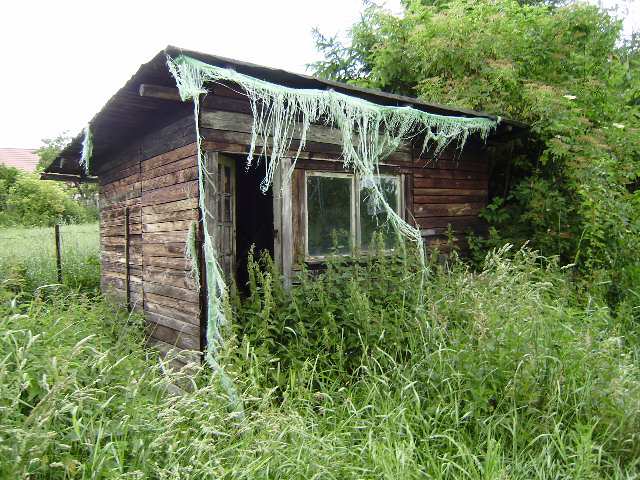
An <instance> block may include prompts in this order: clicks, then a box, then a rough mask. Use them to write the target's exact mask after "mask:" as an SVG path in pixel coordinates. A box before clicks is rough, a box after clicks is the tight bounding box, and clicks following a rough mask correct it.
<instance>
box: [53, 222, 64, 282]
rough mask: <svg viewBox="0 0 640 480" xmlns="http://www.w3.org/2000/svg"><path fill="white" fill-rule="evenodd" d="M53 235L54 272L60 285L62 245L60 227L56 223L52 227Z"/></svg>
mask: <svg viewBox="0 0 640 480" xmlns="http://www.w3.org/2000/svg"><path fill="white" fill-rule="evenodd" d="M53 234H54V238H55V250H56V272H57V274H58V283H62V253H61V250H62V248H61V247H62V245H61V242H60V225H58V224H57V223H56V224H55V225H54V226H53Z"/></svg>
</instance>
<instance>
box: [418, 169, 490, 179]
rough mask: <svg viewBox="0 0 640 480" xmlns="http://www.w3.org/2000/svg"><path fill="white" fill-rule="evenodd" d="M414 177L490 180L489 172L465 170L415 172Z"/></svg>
mask: <svg viewBox="0 0 640 480" xmlns="http://www.w3.org/2000/svg"><path fill="white" fill-rule="evenodd" d="M414 177H415V178H416V179H418V178H445V179H451V180H485V181H486V180H488V179H489V173H488V172H467V171H464V170H440V169H438V168H434V169H430V170H419V171H416V170H414Z"/></svg>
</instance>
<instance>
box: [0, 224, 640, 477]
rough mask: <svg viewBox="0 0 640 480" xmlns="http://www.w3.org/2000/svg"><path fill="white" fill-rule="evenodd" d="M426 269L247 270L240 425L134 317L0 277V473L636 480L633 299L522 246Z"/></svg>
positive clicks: (236, 354) (390, 264)
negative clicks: (290, 275)
mask: <svg viewBox="0 0 640 480" xmlns="http://www.w3.org/2000/svg"><path fill="white" fill-rule="evenodd" d="M88 228H89V227H87V229H88ZM43 235H44V234H43ZM39 238H46V235H44V236H42V237H39ZM89 250H90V248H87V251H89ZM40 258H44V257H43V256H41V257H40ZM32 260H33V259H32ZM29 265H31V266H32V268H35V269H36V271H40V270H42V271H46V270H47V268H45V267H43V266H42V265H39V264H38V263H37V262H36V261H35V260H33V262H32V263H30V264H29ZM430 268H431V273H430V275H429V277H428V279H427V282H426V283H425V287H424V289H423V290H419V285H420V283H419V282H418V281H416V280H417V277H416V269H415V263H414V262H413V261H412V260H411V258H410V256H409V255H407V256H404V257H399V258H390V257H385V256H381V257H380V258H378V259H376V260H373V259H372V260H371V261H369V262H368V263H365V264H358V265H348V264H344V263H340V261H336V262H334V263H331V264H330V266H329V268H328V270H327V271H326V272H325V273H324V274H322V275H320V276H308V277H305V278H304V280H303V282H302V285H300V286H299V287H297V288H296V289H294V290H293V291H292V292H291V293H288V292H286V291H284V290H283V289H282V288H281V287H280V284H279V279H278V274H277V272H275V270H274V269H273V267H272V265H271V263H270V261H269V259H268V258H266V257H264V258H262V259H261V260H260V261H253V262H252V263H251V265H250V287H251V294H250V295H249V296H248V297H247V298H245V299H243V300H242V301H241V300H239V299H234V300H233V301H232V304H231V305H230V309H231V310H232V311H233V314H234V326H233V327H232V328H231V329H229V330H228V331H227V332H225V337H226V338H227V339H228V345H227V348H226V351H225V352H224V355H223V357H222V358H221V362H222V363H223V365H225V369H226V371H227V373H228V374H229V375H230V376H231V378H232V379H233V380H234V383H235V386H236V389H237V390H238V392H240V394H241V399H242V411H241V412H238V410H237V409H233V408H231V406H230V404H231V402H230V401H229V399H228V397H227V394H226V393H225V390H224V389H223V388H221V386H220V384H219V382H218V380H217V378H216V377H212V376H211V375H210V372H209V371H208V369H207V368H206V367H201V366H200V365H192V366H191V367H190V370H189V371H188V372H183V373H176V372H171V371H170V370H168V369H167V368H166V367H165V364H162V363H160V362H158V359H157V356H156V355H155V354H154V352H153V351H151V350H149V349H147V348H145V347H144V338H143V334H142V323H141V319H140V318H138V317H136V316H130V315H127V314H126V312H122V311H118V310H117V309H116V308H115V307H113V306H111V305H109V304H108V303H107V302H105V301H104V300H103V299H101V298H100V297H91V296H87V295H85V294H84V293H83V292H82V291H81V290H80V291H79V290H78V289H77V288H70V287H66V288H63V289H58V290H56V293H55V294H49V295H47V296H41V295H37V294H36V295H35V296H34V295H33V294H32V293H28V292H27V293H25V292H24V291H23V290H21V288H22V287H21V285H22V283H21V282H20V281H16V279H15V278H14V279H10V278H9V277H5V278H4V279H3V280H2V282H3V283H2V297H1V302H2V303H1V305H0V314H1V316H0V318H1V320H0V478H7V479H9V478H11V479H13V478H30V479H36V478H43V479H44V478H47V479H49V478H56V479H58V478H59V479H70V478H136V479H143V478H145V479H146V478H162V479H165V478H166V479H169V478H171V479H175V478H184V479H190V478H198V479H201V478H229V479H231V478H234V479H235V478H247V479H248V478H251V479H256V478H265V479H266V478H278V479H279V478H294V479H309V478H328V479H347V478H354V479H355V478H358V479H362V478H364V479H374V478H376V479H377V478H386V479H405V478H407V479H411V478H447V479H458V478H469V479H531V478H548V479H558V478H573V479H590V478H592V479H596V478H597V479H600V478H621V479H622V478H637V476H638V474H639V472H640V470H639V463H640V460H639V458H640V457H639V455H640V368H639V367H638V365H639V363H638V360H639V359H638V354H639V352H640V350H639V346H640V342H639V340H638V338H639V337H638V327H637V321H638V309H639V305H640V303H635V304H633V303H629V304H628V305H625V306H621V307H620V308H619V309H618V310H616V311H614V310H612V308H611V307H610V306H608V305H607V304H606V302H605V301H604V300H603V298H602V296H601V295H600V293H599V291H598V289H597V287H593V288H587V286H586V285H583V284H581V283H579V282H576V281H575V279H574V278H573V275H572V273H571V271H570V268H564V269H563V268H561V267H559V266H558V265H556V264H555V262H554V261H553V260H549V259H545V258H541V257H539V256H537V255H536V254H535V253H534V252H531V251H527V250H521V251H518V252H512V251H510V250H509V249H508V248H505V249H502V250H500V251H495V252H493V253H491V254H489V255H488V256H487V258H486V260H485V262H484V264H483V266H482V267H481V268H480V269H479V270H477V271H474V270H472V269H471V268H470V267H468V266H467V265H465V263H463V262H462V261H459V260H456V259H455V258H454V259H452V260H451V261H450V262H449V263H448V264H447V265H441V264H439V263H436V262H434V263H432V264H431V266H430ZM20 274H24V270H22V271H20V270H13V271H12V273H11V275H13V276H14V277H15V276H16V275H18V276H19V275H20ZM5 275H6V274H5ZM47 275H48V274H47ZM47 275H45V274H42V277H40V278H43V279H44V281H47V282H48V281H50V278H49V277H48V276H47ZM32 278H36V277H35V275H34V276H33V277H32ZM419 299H422V300H421V301H420V303H418V302H417V300H419ZM175 385H179V386H181V387H182V388H183V393H182V394H181V395H176V394H175V388H173V386H175Z"/></svg>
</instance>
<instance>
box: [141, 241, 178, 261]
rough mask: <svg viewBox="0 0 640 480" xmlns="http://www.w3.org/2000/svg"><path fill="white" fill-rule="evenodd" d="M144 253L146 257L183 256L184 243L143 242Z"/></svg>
mask: <svg viewBox="0 0 640 480" xmlns="http://www.w3.org/2000/svg"><path fill="white" fill-rule="evenodd" d="M142 254H143V255H144V258H146V257H182V258H184V256H185V244H184V243H164V244H163V243H143V244H142Z"/></svg>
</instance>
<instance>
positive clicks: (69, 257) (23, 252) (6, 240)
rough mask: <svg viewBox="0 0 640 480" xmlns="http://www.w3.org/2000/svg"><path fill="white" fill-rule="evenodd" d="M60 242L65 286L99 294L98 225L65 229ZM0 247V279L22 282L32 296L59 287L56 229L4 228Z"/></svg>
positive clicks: (83, 225) (63, 227)
mask: <svg viewBox="0 0 640 480" xmlns="http://www.w3.org/2000/svg"><path fill="white" fill-rule="evenodd" d="M60 238H61V244H62V245H61V247H62V249H61V257H62V272H63V283H64V284H65V285H66V286H69V287H71V288H73V289H83V290H87V289H92V290H97V289H98V288H99V286H100V271H99V268H98V265H99V248H100V239H99V235H98V224H97V223H90V224H81V225H62V226H61V227H60ZM0 244H1V245H2V248H1V249H0V278H1V277H5V278H6V277H12V278H14V279H15V278H20V280H21V281H22V282H23V285H22V287H23V288H24V290H25V291H28V292H33V290H35V289H36V288H38V287H40V286H43V285H51V284H56V283H58V280H57V274H56V257H55V240H54V231H53V227H36V228H30V227H10V228H0ZM11 272H14V273H15V274H13V275H12V274H11Z"/></svg>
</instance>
